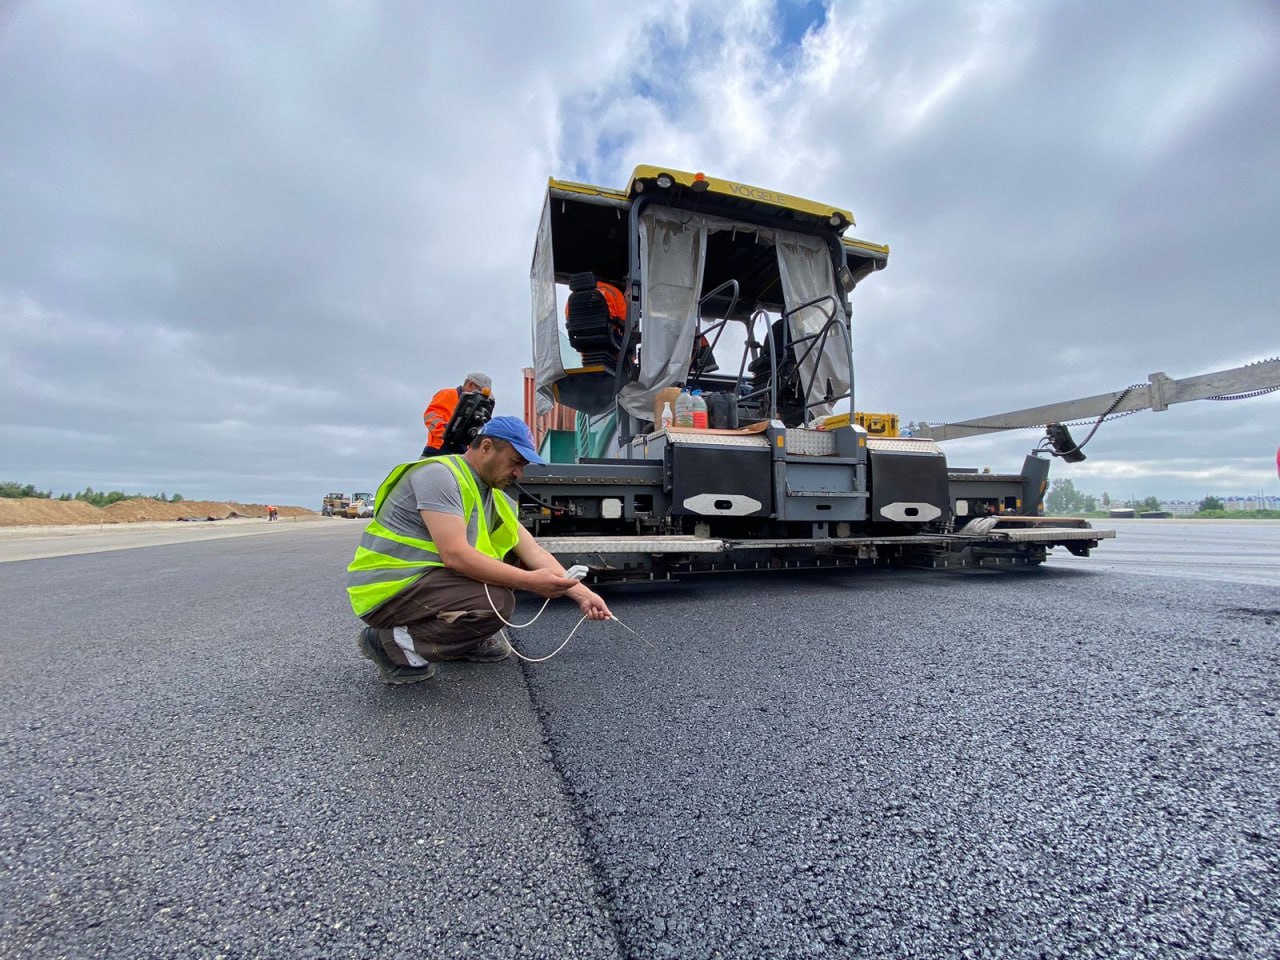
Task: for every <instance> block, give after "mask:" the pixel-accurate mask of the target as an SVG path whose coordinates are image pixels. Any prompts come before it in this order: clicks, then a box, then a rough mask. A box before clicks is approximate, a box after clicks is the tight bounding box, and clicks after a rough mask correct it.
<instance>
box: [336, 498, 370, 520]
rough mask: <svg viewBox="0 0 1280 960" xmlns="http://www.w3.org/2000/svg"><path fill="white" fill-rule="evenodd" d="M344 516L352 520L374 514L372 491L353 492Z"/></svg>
mask: <svg viewBox="0 0 1280 960" xmlns="http://www.w3.org/2000/svg"><path fill="white" fill-rule="evenodd" d="M343 516H345V517H347V518H348V519H351V520H358V519H363V518H365V517H372V516H373V494H372V493H353V494H352V495H351V502H350V503H349V504H347V510H346V513H345V514H343Z"/></svg>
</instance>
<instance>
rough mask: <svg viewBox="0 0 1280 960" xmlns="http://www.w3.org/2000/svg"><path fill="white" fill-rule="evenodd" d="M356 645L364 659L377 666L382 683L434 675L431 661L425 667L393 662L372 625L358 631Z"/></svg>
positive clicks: (410, 681)
mask: <svg viewBox="0 0 1280 960" xmlns="http://www.w3.org/2000/svg"><path fill="white" fill-rule="evenodd" d="M356 646H357V647H359V649H360V653H361V655H362V656H364V658H365V659H366V660H372V661H373V665H374V666H375V667H377V668H378V673H380V674H382V682H383V683H386V684H391V685H398V684H403V683H417V682H419V681H420V680H430V679H431V678H432V677H434V676H435V675H436V668H435V664H432V663H428V664H427V665H426V666H425V667H402V666H400V665H399V664H398V663H395V662H394V661H393V660H392V659H391V658H390V657H389V656H387V651H386V650H384V649H382V640H381V639H379V637H378V631H377V630H376V629H374V628H373V627H365V628H364V629H363V630H361V631H360V635H359V636H358V637H356Z"/></svg>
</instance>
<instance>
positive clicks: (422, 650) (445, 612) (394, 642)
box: [361, 567, 516, 667]
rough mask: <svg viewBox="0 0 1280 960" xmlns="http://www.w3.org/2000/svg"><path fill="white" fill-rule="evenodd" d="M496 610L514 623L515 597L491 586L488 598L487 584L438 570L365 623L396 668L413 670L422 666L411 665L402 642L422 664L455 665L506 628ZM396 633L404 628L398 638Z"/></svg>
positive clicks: (368, 615)
mask: <svg viewBox="0 0 1280 960" xmlns="http://www.w3.org/2000/svg"><path fill="white" fill-rule="evenodd" d="M489 597H492V598H493V604H492V606H491V605H490V603H489ZM494 607H496V608H497V609H498V613H501V614H502V616H503V617H505V618H506V619H507V620H510V619H511V613H512V611H514V610H515V607H516V595H515V594H514V593H512V592H511V591H510V590H509V589H508V588H506V587H495V586H493V585H492V584H490V585H489V596H485V585H484V584H483V583H481V582H479V581H478V580H472V579H471V578H470V577H464V576H462V575H461V574H458V573H454V572H453V571H452V570H449V569H446V568H445V567H439V568H437V569H435V570H432V571H431V572H430V573H428V574H426V575H425V576H424V577H422V579H420V580H418V581H417V582H416V583H414V584H413V585H412V586H410V587H408V588H407V589H406V590H405V591H404V592H403V593H399V594H397V595H396V596H394V597H392V598H391V599H390V600H388V601H386V602H385V603H383V604H380V605H378V606H377V607H375V608H374V609H372V610H370V611H369V612H368V613H366V614H365V615H364V616H363V617H361V619H362V620H364V622H365V623H367V624H368V625H369V626H371V627H376V628H377V630H378V638H379V639H380V640H381V641H382V649H383V650H385V651H386V652H387V656H389V657H390V658H391V660H392V661H393V662H394V663H397V664H399V665H400V666H410V667H411V666H420V664H417V663H412V662H410V658H409V657H407V656H406V655H405V650H404V648H403V647H402V646H401V642H402V641H404V640H406V639H408V640H410V641H412V647H413V651H414V652H415V653H416V654H417V655H418V656H419V657H421V658H422V659H424V660H432V661H437V662H438V661H441V660H457V659H459V658H461V657H464V656H466V655H467V654H468V653H470V652H471V651H472V650H474V649H475V648H476V647H478V646H480V644H482V643H484V641H485V640H487V639H488V638H489V637H491V636H493V635H494V634H495V633H497V632H498V631H499V630H500V629H501V628H502V620H500V619H498V616H497V614H495V613H494V612H493V610H494ZM397 627H403V628H404V630H403V631H399V634H398V635H397V630H396V628H397ZM406 631H407V633H408V637H407V638H406V637H405V632H406Z"/></svg>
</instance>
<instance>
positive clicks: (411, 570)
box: [347, 417, 613, 684]
mask: <svg viewBox="0 0 1280 960" xmlns="http://www.w3.org/2000/svg"><path fill="white" fill-rule="evenodd" d="M543 462H544V461H543V460H542V459H541V458H540V457H539V456H538V454H537V452H536V451H535V450H534V448H533V437H532V436H531V435H530V433H529V428H528V427H527V426H525V424H524V422H523V421H522V420H520V419H518V418H516V417H494V418H493V419H492V420H490V421H489V422H488V423H486V424H485V425H484V427H483V429H482V430H481V432H480V434H479V435H478V436H476V438H475V439H474V440H472V441H471V446H470V448H468V450H467V452H466V453H463V454H451V455H448V456H441V457H434V458H431V459H429V460H425V461H422V460H418V461H414V462H412V463H402V464H400V465H399V466H398V467H396V468H395V469H394V470H392V471H391V474H390V475H389V476H388V477H387V479H386V480H384V481H383V482H382V485H381V486H380V487H379V488H378V494H377V497H376V500H375V502H376V503H377V511H376V512H375V514H374V517H373V519H372V520H371V521H370V522H369V525H368V526H367V527H366V528H365V532H364V535H363V536H362V538H361V540H360V545H359V546H358V547H357V548H356V554H355V558H354V559H353V560H352V561H351V565H350V566H349V567H347V596H348V598H349V599H350V601H351V609H352V610H353V611H354V612H355V614H356V616H357V617H359V618H360V619H361V620H363V621H364V622H365V623H366V624H368V626H366V627H365V628H364V629H362V630H361V631H360V634H359V636H358V637H357V639H356V643H357V646H358V647H359V649H360V652H361V654H363V655H364V656H365V657H366V658H368V659H369V660H372V661H373V662H374V664H375V665H376V666H377V668H378V672H379V673H380V674H381V675H382V681H383V683H388V684H404V683H417V682H418V681H420V680H426V679H428V678H429V677H431V676H433V675H434V674H435V671H436V668H435V663H437V662H440V661H448V660H470V661H473V662H477V663H492V662H496V661H499V660H505V659H506V658H507V656H508V655H509V654H510V653H511V645H510V644H509V643H508V642H507V640H506V638H505V637H504V636H503V635H502V632H501V628H502V619H503V618H505V619H508V620H509V619H511V612H512V610H513V609H514V608H515V604H516V598H515V594H514V593H513V592H512V591H513V590H529V591H531V592H533V593H536V594H537V595H538V596H540V597H559V596H568V597H569V598H570V599H571V600H573V601H574V602H575V603H577V604H578V608H579V609H580V610H581V611H582V614H583V616H585V617H587V618H589V619H591V620H607V619H609V618H610V617H612V616H613V614H612V613H611V612H610V611H609V607H608V606H607V605H606V604H605V602H604V600H603V599H602V598H601V597H600V596H599V595H597V594H596V593H595V592H594V591H592V590H591V589H589V588H588V587H587V586H586V585H585V584H582V583H580V582H579V581H577V580H571V579H569V578H568V577H566V576H565V571H564V567H562V566H561V565H560V562H559V561H558V560H556V558H555V557H553V556H552V555H551V554H550V553H548V552H547V551H546V550H544V549H543V548H542V547H540V546H539V545H538V542H537V541H536V540H534V538H533V535H532V534H531V533H529V531H528V530H526V529H525V528H524V527H522V526H521V525H520V521H519V520H518V518H517V517H516V508H515V505H514V504H513V503H512V501H511V499H510V498H509V497H508V496H507V495H506V494H505V493H503V490H504V489H505V488H506V487H507V486H509V485H510V484H512V483H513V482H516V481H518V480H519V479H520V476H521V474H522V472H523V470H524V468H525V466H526V465H527V464H530V463H543ZM509 553H513V554H514V555H515V557H516V559H517V560H519V561H520V563H521V564H522V565H523V569H522V568H521V567H517V566H513V565H511V564H508V563H505V562H503V561H504V558H505V557H506V556H507V554H509ZM495 611H496V612H495ZM499 614H501V618H500V617H499Z"/></svg>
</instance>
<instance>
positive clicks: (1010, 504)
mask: <svg viewBox="0 0 1280 960" xmlns="http://www.w3.org/2000/svg"><path fill="white" fill-rule="evenodd" d="M853 224H854V218H853V215H852V214H851V213H850V212H849V211H847V210H843V209H840V208H837V207H831V206H826V205H823V204H819V203H815V202H812V201H809V200H805V199H802V198H799V197H795V196H791V195H786V194H782V193H778V192H776V191H772V190H764V189H760V188H757V187H752V186H749V185H746V184H742V183H736V182H733V181H729V180H723V179H716V178H711V177H707V176H704V175H703V174H701V173H688V172H684V171H679V170H674V169H669V168H663V167H653V166H641V167H638V168H637V169H636V170H635V172H634V173H633V175H632V177H631V180H630V183H629V184H628V185H627V187H626V189H625V190H613V189H608V188H604V187H596V186H590V185H586V184H579V183H570V182H566V181H559V180H551V181H550V183H549V185H548V189H547V194H546V200H545V204H544V206H543V210H542V217H541V222H540V224H539V228H538V236H537V242H536V246H535V251H534V257H533V267H532V287H533V345H534V369H535V379H536V389H537V403H538V408H539V410H540V411H541V412H546V411H547V410H550V409H551V408H552V406H553V405H554V404H556V403H559V404H562V405H564V406H567V407H570V408H572V409H574V410H576V411H578V413H579V417H578V420H579V433H580V434H582V436H580V437H579V438H578V439H579V443H578V445H577V446H578V449H579V456H578V457H577V458H576V460H575V462H572V463H551V464H548V465H547V466H542V467H530V468H527V469H526V471H525V474H524V479H523V481H522V484H521V488H520V490H519V502H520V513H521V521H522V522H523V523H524V524H525V525H526V526H527V527H528V528H529V529H530V530H531V531H532V532H533V533H534V534H535V535H536V536H537V537H538V539H539V541H540V542H541V543H542V544H543V545H544V546H546V547H547V548H548V549H549V550H550V551H551V552H552V553H554V554H555V555H556V556H557V557H558V558H559V559H561V560H562V561H563V562H564V563H566V564H583V565H586V566H587V567H589V568H590V570H591V579H592V580H594V581H596V582H615V581H634V580H651V579H667V578H671V577H676V576H680V575H683V574H687V573H697V572H715V571H729V570H751V569H790V568H797V567H800V568H814V567H830V566H852V565H865V564H884V563H897V564H909V565H923V566H930V567H933V566H963V565H975V564H977V565H989V564H1036V563H1040V562H1041V561H1043V560H1044V559H1045V556H1046V553H1047V551H1049V550H1050V549H1052V548H1054V547H1063V548H1065V549H1067V550H1069V551H1070V552H1071V553H1073V554H1076V555H1081V556H1085V555H1088V554H1089V552H1090V551H1091V550H1092V549H1093V548H1094V547H1096V546H1097V545H1098V543H1099V541H1100V540H1102V539H1106V538H1109V537H1112V536H1114V533H1113V532H1112V531H1109V530H1098V529H1094V528H1092V527H1091V526H1090V525H1089V523H1088V522H1087V521H1085V520H1083V519H1078V518H1047V517H1044V516H1043V515H1042V513H1043V511H1042V503H1043V499H1044V494H1045V490H1046V488H1047V485H1048V473H1049V463H1050V459H1051V457H1052V456H1053V455H1055V454H1060V453H1062V452H1064V451H1063V449H1061V448H1062V447H1063V446H1064V444H1065V445H1066V446H1067V451H1066V452H1070V450H1069V447H1070V444H1071V441H1070V437H1069V434H1067V435H1066V437H1065V439H1064V437H1063V436H1062V435H1061V434H1059V435H1058V436H1057V437H1056V438H1053V437H1051V439H1053V440H1055V442H1056V444H1057V446H1056V447H1055V446H1054V444H1053V443H1048V444H1042V447H1041V449H1039V450H1037V451H1034V452H1032V453H1031V454H1029V455H1028V456H1027V457H1026V459H1025V460H1024V462H1023V464H1022V467H1021V469H1020V470H1019V471H1018V472H1016V473H1013V472H1010V473H1003V474H993V473H983V472H978V471H977V470H965V469H958V468H955V467H951V466H949V465H948V463H947V459H946V457H945V455H944V454H943V452H942V449H941V448H940V446H939V444H938V441H937V440H935V439H932V438H928V437H919V436H906V435H903V432H900V431H899V429H898V425H897V418H896V417H895V416H892V415H888V414H867V413H863V412H860V411H858V410H857V408H856V405H855V390H854V365H853V339H852V335H851V325H850V317H851V295H852V294H854V293H855V292H856V290H857V288H858V286H859V285H860V284H862V283H864V282H867V281H868V280H869V279H871V278H872V277H873V276H874V274H875V273H877V272H878V271H879V270H882V269H884V268H885V266H886V265H887V263H888V258H889V249H888V247H886V246H883V245H880V244H876V243H869V242H866V241H863V240H858V239H854V238H852V237H851V236H846V231H847V230H848V228H850V227H851V226H853ZM562 305H563V306H562ZM679 387H684V388H688V389H690V390H693V389H697V390H700V391H702V395H703V396H704V397H705V398H706V403H707V406H708V409H709V411H710V420H709V426H708V427H707V428H705V429H694V428H688V427H680V426H676V425H669V426H664V425H663V423H662V412H663V410H664V408H665V405H666V404H667V403H669V402H671V400H672V399H673V396H674V395H675V394H676V393H678V392H679V391H678V389H677V388H679ZM1062 433H1065V430H1063V431H1062Z"/></svg>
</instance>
